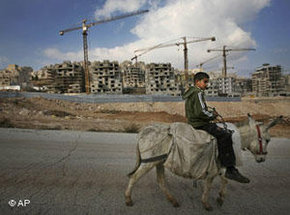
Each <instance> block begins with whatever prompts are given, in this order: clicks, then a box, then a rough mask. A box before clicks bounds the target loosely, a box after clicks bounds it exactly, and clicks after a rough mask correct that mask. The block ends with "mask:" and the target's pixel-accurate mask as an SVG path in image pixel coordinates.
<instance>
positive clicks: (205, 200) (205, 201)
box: [201, 177, 214, 211]
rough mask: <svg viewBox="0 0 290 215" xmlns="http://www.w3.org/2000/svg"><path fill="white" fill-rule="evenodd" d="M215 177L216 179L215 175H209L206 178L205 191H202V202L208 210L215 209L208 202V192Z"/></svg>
mask: <svg viewBox="0 0 290 215" xmlns="http://www.w3.org/2000/svg"><path fill="white" fill-rule="evenodd" d="M213 179H214V177H208V178H206V179H205V182H204V187H203V193H202V197H201V202H202V204H203V207H204V208H205V209H206V210H207V211H211V210H212V209H213V208H212V207H211V205H210V204H209V203H208V194H209V191H210V189H211V186H212V181H213Z"/></svg>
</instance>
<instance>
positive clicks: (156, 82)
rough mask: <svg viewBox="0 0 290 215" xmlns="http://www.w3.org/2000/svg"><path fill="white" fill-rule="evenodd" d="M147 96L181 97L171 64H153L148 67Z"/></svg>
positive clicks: (146, 77)
mask: <svg viewBox="0 0 290 215" xmlns="http://www.w3.org/2000/svg"><path fill="white" fill-rule="evenodd" d="M145 81H146V94H149V95H173V96H180V95H181V91H180V89H179V87H178V84H177V82H176V77H175V73H174V68H173V67H171V64H170V63H167V64H156V63H151V64H148V65H147V66H146V74H145Z"/></svg>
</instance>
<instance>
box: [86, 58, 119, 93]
mask: <svg viewBox="0 0 290 215" xmlns="http://www.w3.org/2000/svg"><path fill="white" fill-rule="evenodd" d="M89 72H90V89H91V93H97V94H99V93H106V94H122V89H123V88H122V76H121V69H120V67H119V63H118V62H117V61H113V62H110V61H108V60H105V61H103V62H100V61H95V62H93V63H92V64H91V65H90V66H89Z"/></svg>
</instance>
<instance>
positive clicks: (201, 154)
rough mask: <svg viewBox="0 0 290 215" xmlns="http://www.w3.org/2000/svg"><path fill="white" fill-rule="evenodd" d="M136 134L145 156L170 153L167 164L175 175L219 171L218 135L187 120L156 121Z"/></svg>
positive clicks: (165, 164)
mask: <svg viewBox="0 0 290 215" xmlns="http://www.w3.org/2000/svg"><path fill="white" fill-rule="evenodd" d="M137 138H138V147H139V151H140V154H141V158H142V159H148V158H152V157H156V156H160V155H163V154H168V157H167V159H166V161H165V163H164V166H165V167H166V168H168V169H169V170H170V171H171V172H173V173H175V174H176V175H179V176H183V177H186V178H194V179H203V178H205V177H206V176H207V174H216V173H217V172H218V168H217V164H216V157H217V143H216V139H215V138H214V137H213V136H211V135H209V134H208V133H206V132H205V131H201V130H195V129H194V128H192V126H191V125H189V124H187V123H179V122H178V123H172V124H171V125H164V124H153V125H150V126H147V127H145V128H144V129H142V130H141V131H140V133H139V134H138V136H137Z"/></svg>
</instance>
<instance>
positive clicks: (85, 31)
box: [59, 10, 149, 94]
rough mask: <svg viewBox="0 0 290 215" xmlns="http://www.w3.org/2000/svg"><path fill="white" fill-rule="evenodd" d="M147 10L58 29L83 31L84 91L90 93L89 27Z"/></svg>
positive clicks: (61, 32)
mask: <svg viewBox="0 0 290 215" xmlns="http://www.w3.org/2000/svg"><path fill="white" fill-rule="evenodd" d="M147 12H149V10H138V11H135V12H132V13H127V14H123V15H119V16H114V17H110V18H105V19H103V20H99V21H96V22H91V23H86V22H87V20H86V19H84V20H83V21H82V26H79V27H75V28H68V29H65V30H61V31H59V34H60V35H61V36H62V35H64V34H65V33H67V32H70V31H75V30H79V29H82V31H83V33H82V34H83V49H84V70H85V86H86V93H87V94H89V93H90V80H89V67H88V62H89V57H88V41H87V36H88V30H89V28H90V27H92V26H95V25H99V24H102V23H106V22H111V21H114V20H118V19H124V18H127V17H130V16H135V15H139V14H143V13H147Z"/></svg>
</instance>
